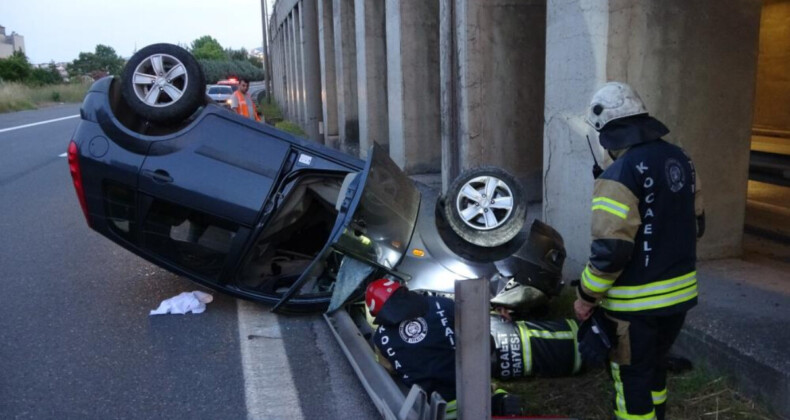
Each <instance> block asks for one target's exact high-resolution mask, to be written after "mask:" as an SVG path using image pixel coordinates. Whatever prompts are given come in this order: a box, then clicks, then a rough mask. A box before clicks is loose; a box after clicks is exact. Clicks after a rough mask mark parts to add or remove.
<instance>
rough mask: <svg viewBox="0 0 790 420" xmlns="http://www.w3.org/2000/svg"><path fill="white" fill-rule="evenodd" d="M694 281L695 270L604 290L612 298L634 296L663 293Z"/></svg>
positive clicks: (695, 278)
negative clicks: (658, 279)
mask: <svg viewBox="0 0 790 420" xmlns="http://www.w3.org/2000/svg"><path fill="white" fill-rule="evenodd" d="M696 282H697V272H696V271H692V272H690V273H688V274H684V275H682V276H679V277H675V278H672V279H669V280H661V281H656V282H653V283H648V284H642V285H639V286H614V287H612V288H611V289H609V291H608V292H606V296H607V297H612V298H636V297H643V296H650V295H656V294H664V293H669V292H672V291H675V290H679V289H683V288H686V287H688V286H691V285H692V284H693V283H696Z"/></svg>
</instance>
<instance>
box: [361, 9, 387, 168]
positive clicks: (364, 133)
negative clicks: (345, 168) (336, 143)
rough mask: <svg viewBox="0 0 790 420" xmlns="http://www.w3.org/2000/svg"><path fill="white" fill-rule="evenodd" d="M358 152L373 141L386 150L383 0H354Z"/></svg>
mask: <svg viewBox="0 0 790 420" xmlns="http://www.w3.org/2000/svg"><path fill="white" fill-rule="evenodd" d="M354 11H355V13H356V19H355V28H356V47H357V98H358V105H359V149H360V150H359V151H360V155H361V156H363V157H364V156H365V155H366V154H367V152H368V149H369V148H370V146H372V145H373V143H376V144H378V145H380V146H382V147H383V148H384V150H388V149H389V131H388V130H389V128H388V127H389V125H388V121H387V116H388V115H387V52H386V48H387V44H386V38H385V31H384V2H382V1H381V0H355V1H354Z"/></svg>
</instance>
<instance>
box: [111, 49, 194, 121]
mask: <svg viewBox="0 0 790 420" xmlns="http://www.w3.org/2000/svg"><path fill="white" fill-rule="evenodd" d="M205 87H206V81H205V76H204V75H203V71H202V70H201V68H200V64H198V62H197V60H196V59H195V57H193V56H192V54H190V53H189V52H187V51H186V50H185V49H183V48H181V47H178V46H176V45H171V44H154V45H149V46H147V47H145V48H143V49H141V50H140V51H138V52H137V53H135V54H134V55H133V56H132V57H131V58H130V59H129V61H128V62H127V63H126V66H125V67H124V70H123V74H122V75H121V93H122V94H123V97H124V99H125V100H126V103H127V104H128V105H129V107H130V108H131V109H132V111H134V112H135V113H136V114H138V115H139V116H140V117H142V118H144V119H146V120H149V121H153V122H157V123H166V124H172V123H178V122H180V121H182V120H184V119H185V118H187V117H188V116H190V115H191V114H192V113H193V112H195V110H197V109H198V107H200V106H201V105H203V102H204V94H205V92H204V91H205Z"/></svg>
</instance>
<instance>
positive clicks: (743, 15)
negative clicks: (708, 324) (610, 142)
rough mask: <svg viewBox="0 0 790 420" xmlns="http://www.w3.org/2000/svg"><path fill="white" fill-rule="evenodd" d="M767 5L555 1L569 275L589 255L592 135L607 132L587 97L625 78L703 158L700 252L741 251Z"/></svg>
mask: <svg viewBox="0 0 790 420" xmlns="http://www.w3.org/2000/svg"><path fill="white" fill-rule="evenodd" d="M760 6H761V4H760V2H746V1H739V0H722V1H718V2H716V4H715V6H714V5H711V4H709V3H706V2H688V1H683V0H668V1H663V2H645V1H639V0H610V1H608V2H600V1H597V0H557V1H551V2H548V3H547V7H548V9H547V15H548V19H547V25H548V26H547V39H546V48H547V50H546V81H545V86H546V90H545V98H546V99H545V117H544V118H545V127H544V145H543V147H544V153H543V155H544V163H543V168H544V190H543V213H544V220H545V221H546V222H548V223H549V224H551V225H553V226H554V227H555V228H557V229H558V230H559V231H560V233H562V235H563V236H564V238H565V246H566V247H567V251H568V259H567V264H566V269H567V273H569V274H571V275H573V273H578V272H579V271H581V269H582V266H583V264H584V263H585V262H586V260H587V258H588V256H589V248H588V246H589V237H590V236H589V235H590V201H589V200H590V194H591V191H592V182H593V180H592V175H591V174H590V165H591V164H592V158H591V157H590V152H589V150H588V148H587V144H586V140H585V136H586V135H588V134H589V135H590V139H591V140H593V141H594V142H596V141H597V135H596V134H595V132H594V131H593V130H592V129H591V128H589V127H588V126H587V125H586V124H585V123H584V114H585V111H586V105H587V104H588V102H589V100H590V97H591V96H592V94H593V93H594V92H595V91H596V90H597V89H598V88H599V87H600V86H601V85H602V84H603V83H604V82H606V81H607V80H615V79H616V80H620V81H625V82H627V83H630V84H631V85H633V86H634V87H635V88H636V89H637V90H638V91H639V92H640V94H641V96H642V98H643V99H644V100H645V102H646V105H647V108H648V110H649V111H650V112H651V113H652V114H653V115H654V116H656V117H657V118H658V119H660V120H662V121H663V122H664V123H665V124H666V125H667V126H668V127H669V129H670V130H671V131H672V132H671V133H670V134H669V135H668V136H667V140H669V141H672V142H675V143H679V144H681V145H682V146H683V147H684V148H685V149H686V150H687V151H688V152H689V153H690V154H691V156H692V158H693V159H694V160H695V162H696V166H697V173H698V174H699V176H700V178H701V181H702V191H703V193H704V196H705V201H706V214H707V218H708V220H707V225H708V227H709V230H708V233H707V234H706V236H705V238H703V239H702V241H701V242H700V244H699V246H698V255H699V256H700V257H701V258H711V257H726V256H734V255H738V254H739V253H740V250H741V237H742V230H743V218H744V208H745V200H746V194H745V192H746V183H747V173H748V164H749V138H750V131H751V124H752V120H751V115H752V107H753V105H752V99H753V96H754V80H755V72H756V55H757V45H758V44H757V42H758V32H759V24H760ZM655 22H660V24H655ZM722 69H726V71H722ZM723 87H726V88H723ZM599 156H600V155H599Z"/></svg>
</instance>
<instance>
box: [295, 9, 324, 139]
mask: <svg viewBox="0 0 790 420" xmlns="http://www.w3.org/2000/svg"><path fill="white" fill-rule="evenodd" d="M316 7H317V6H316V0H300V1H299V26H300V27H301V31H300V34H301V38H300V45H301V48H300V51H301V57H300V61H301V63H302V74H301V75H300V76H301V79H300V80H302V82H303V89H302V102H303V107H302V115H303V116H304V119H303V125H302V127H303V128H304V130H305V133H307V137H308V138H309V139H311V140H313V141H318V142H321V141H322V139H320V136H319V133H318V131H319V130H318V128H319V127H318V123H319V121H321V119H322V109H321V69H320V65H319V63H318V59H319V53H318V27H317V25H316V23H317V21H318V11H317V8H316Z"/></svg>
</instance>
